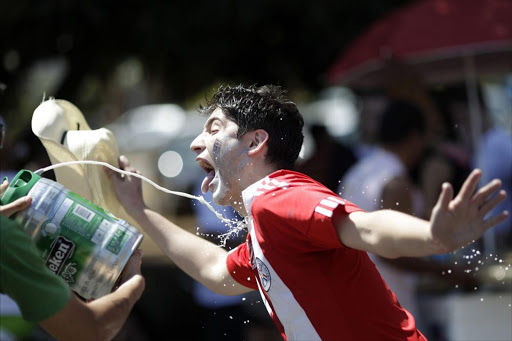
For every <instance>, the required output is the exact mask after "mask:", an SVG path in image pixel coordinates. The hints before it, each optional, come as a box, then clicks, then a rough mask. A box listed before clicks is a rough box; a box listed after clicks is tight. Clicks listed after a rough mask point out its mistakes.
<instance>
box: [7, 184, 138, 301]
mask: <svg viewBox="0 0 512 341" xmlns="http://www.w3.org/2000/svg"><path fill="white" fill-rule="evenodd" d="M28 196H30V197H31V198H32V204H31V205H30V207H29V208H28V209H27V210H25V211H23V212H20V214H18V215H17V217H16V219H17V220H18V221H19V222H20V224H21V225H22V226H23V227H24V228H25V231H26V232H27V233H29V234H30V235H31V236H32V239H33V240H34V243H35V245H36V247H37V248H38V250H39V251H40V253H41V257H42V258H43V259H44V261H45V263H46V266H47V267H48V268H49V269H50V270H51V271H53V272H54V273H56V274H57V275H59V276H61V277H62V278H63V279H64V280H65V281H66V282H67V283H68V284H69V285H70V287H71V289H72V290H73V291H75V292H76V293H77V294H79V295H80V296H82V297H83V298H85V299H91V298H98V297H101V296H103V295H106V294H108V293H109V292H110V291H111V290H112V287H113V286H114V284H115V282H116V280H117V278H118V277H119V275H120V273H121V271H122V269H123V268H124V266H125V264H126V262H127V261H128V258H129V257H130V256H131V254H132V253H133V251H134V250H135V249H136V248H137V247H138V246H139V244H140V242H141V241H142V237H143V235H142V234H141V233H140V232H139V231H138V230H137V229H136V228H135V227H133V226H131V225H130V224H128V223H127V222H125V221H124V220H121V219H118V218H116V217H115V216H113V215H112V214H110V213H109V212H107V211H105V210H103V209H102V208H101V207H99V206H97V205H95V204H93V203H91V202H89V201H87V200H85V199H84V198H82V197H80V196H78V195H76V194H75V193H73V192H70V191H69V190H67V189H66V188H65V187H64V186H62V185H61V184H59V183H56V182H54V181H51V180H49V179H45V178H41V179H39V180H38V181H37V183H36V184H35V185H34V186H33V187H32V189H31V190H30V192H29V193H28Z"/></svg>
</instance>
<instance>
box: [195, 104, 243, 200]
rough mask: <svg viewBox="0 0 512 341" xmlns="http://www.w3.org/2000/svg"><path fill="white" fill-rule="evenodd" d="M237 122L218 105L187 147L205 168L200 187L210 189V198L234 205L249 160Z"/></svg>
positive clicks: (238, 196)
mask: <svg viewBox="0 0 512 341" xmlns="http://www.w3.org/2000/svg"><path fill="white" fill-rule="evenodd" d="M237 131H238V126H237V125H236V123H234V122H232V121H230V120H229V119H228V118H227V117H226V116H225V115H224V113H223V112H222V110H221V109H220V108H218V109H216V110H215V111H214V112H213V113H212V114H211V115H210V117H209V118H208V120H207V121H206V123H205V125H204V128H203V131H202V133H201V134H199V135H198V136H197V137H196V138H195V139H194V141H192V144H191V145H190V149H191V150H192V151H193V152H194V153H196V154H197V157H196V162H197V164H198V165H199V166H200V167H201V168H203V169H204V170H205V172H206V177H205V178H204V180H203V183H202V186H201V190H202V192H203V193H206V192H207V191H211V192H212V194H213V201H214V202H215V203H216V204H220V205H230V206H233V207H235V206H236V205H237V204H240V200H241V199H240V198H241V192H242V190H243V189H244V179H243V175H244V172H243V170H244V168H245V166H246V165H247V164H248V163H249V155H248V151H249V148H248V144H247V143H246V141H245V139H244V137H242V138H240V139H238V138H237V136H236V134H237Z"/></svg>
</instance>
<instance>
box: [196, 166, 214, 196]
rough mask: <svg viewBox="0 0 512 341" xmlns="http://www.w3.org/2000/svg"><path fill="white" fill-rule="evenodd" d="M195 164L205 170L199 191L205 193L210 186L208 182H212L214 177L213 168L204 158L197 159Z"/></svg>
mask: <svg viewBox="0 0 512 341" xmlns="http://www.w3.org/2000/svg"><path fill="white" fill-rule="evenodd" d="M197 164H198V165H199V166H200V167H201V168H202V169H204V171H205V172H206V177H205V178H204V180H203V183H202V184H201V192H203V194H204V193H206V192H208V188H209V187H210V183H211V182H212V180H213V178H214V177H215V169H214V168H213V167H212V166H211V165H210V164H209V163H208V162H206V161H204V160H198V162H197Z"/></svg>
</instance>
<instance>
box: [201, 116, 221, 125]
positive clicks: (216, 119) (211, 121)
mask: <svg viewBox="0 0 512 341" xmlns="http://www.w3.org/2000/svg"><path fill="white" fill-rule="evenodd" d="M219 120H220V118H218V117H216V116H210V117H209V118H208V120H206V122H205V123H204V127H205V128H208V127H209V126H211V125H212V123H213V122H214V121H219Z"/></svg>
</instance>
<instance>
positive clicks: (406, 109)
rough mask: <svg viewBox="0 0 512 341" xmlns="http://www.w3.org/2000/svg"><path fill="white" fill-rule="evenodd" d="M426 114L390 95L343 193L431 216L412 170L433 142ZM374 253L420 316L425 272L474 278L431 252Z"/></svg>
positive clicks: (373, 205) (374, 205)
mask: <svg viewBox="0 0 512 341" xmlns="http://www.w3.org/2000/svg"><path fill="white" fill-rule="evenodd" d="M424 115H425V114H424V112H423V111H422V110H421V109H420V107H419V106H417V105H415V104H413V103H412V102H410V101H405V100H390V102H389V104H388V105H387V106H386V107H385V108H384V110H383V113H382V114H381V115H380V116H379V120H378V121H379V123H378V126H377V141H376V145H375V147H374V149H373V151H372V152H370V153H369V154H368V155H367V156H366V157H363V158H362V159H361V160H359V161H358V162H357V163H356V164H355V165H354V166H352V167H351V168H350V169H349V170H348V171H347V173H346V174H345V176H344V177H343V178H342V179H341V181H340V185H339V188H338V193H339V194H340V196H341V197H343V198H346V199H348V200H350V201H352V202H353V203H355V204H356V205H358V206H359V207H360V208H362V209H364V210H365V211H377V210H381V209H392V210H395V211H400V212H404V213H408V214H411V215H413V216H416V217H419V218H426V217H428V215H425V206H424V199H423V191H422V188H421V186H418V185H417V184H416V183H415V181H414V179H413V178H412V177H411V175H410V174H411V173H413V172H414V171H415V170H416V169H417V168H418V167H419V166H420V165H421V161H422V158H423V155H424V152H425V150H426V148H427V145H428V141H427V125H426V119H425V116H424ZM439 185H441V183H440V184H439ZM369 256H370V258H371V259H372V261H373V262H374V263H375V265H376V266H377V269H378V270H379V272H380V274H381V275H382V277H383V278H384V280H385V281H386V283H387V284H388V285H389V287H390V289H391V290H392V291H393V292H394V293H395V294H396V295H397V298H398V301H399V302H400V305H402V306H403V307H404V308H406V309H407V310H408V311H409V312H411V313H412V314H413V316H416V317H418V318H419V319H420V320H421V316H420V309H419V303H418V297H417V286H418V282H419V278H420V277H419V275H420V274H431V275H435V276H438V277H439V278H442V280H450V281H454V282H456V283H457V284H460V285H461V286H462V285H463V284H464V282H468V280H469V279H470V277H468V276H464V271H463V269H462V268H460V269H459V268H458V267H457V266H454V265H451V266H449V265H448V264H446V265H444V264H442V263H440V262H438V261H435V260H433V259H430V258H428V257H423V258H408V257H401V258H397V259H389V258H385V257H380V256H379V255H376V254H374V253H371V252H370V253H369ZM448 270H451V271H450V272H451V276H443V275H442V274H443V273H445V272H446V271H448ZM471 283H473V282H472V281H471ZM468 285H469V284H468Z"/></svg>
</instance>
